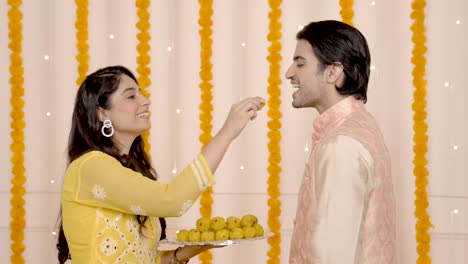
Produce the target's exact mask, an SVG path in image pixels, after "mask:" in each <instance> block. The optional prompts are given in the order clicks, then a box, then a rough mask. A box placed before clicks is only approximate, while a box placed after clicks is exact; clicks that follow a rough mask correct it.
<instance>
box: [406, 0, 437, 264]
mask: <svg viewBox="0 0 468 264" xmlns="http://www.w3.org/2000/svg"><path fill="white" fill-rule="evenodd" d="M425 6H426V1H425V0H414V1H413V3H412V9H413V11H412V12H411V19H412V20H414V23H413V24H412V25H411V31H412V33H413V34H412V41H413V43H414V47H413V52H412V53H413V56H412V57H411V62H412V63H413V64H414V68H413V85H414V88H415V90H414V93H413V97H414V102H413V105H412V108H413V112H414V115H413V120H414V126H413V130H414V137H413V141H414V147H413V151H414V159H413V164H414V170H413V173H414V175H415V184H416V191H415V192H414V194H415V196H416V198H415V201H414V204H415V212H414V215H415V216H416V218H417V222H416V242H417V252H418V259H417V261H416V262H417V263H418V264H420V263H432V260H431V258H430V256H429V251H430V249H431V236H430V234H429V228H431V227H432V223H431V220H430V217H429V214H428V212H427V207H428V206H429V201H428V199H427V190H426V186H427V184H428V179H427V176H428V174H429V172H428V170H427V168H426V165H427V159H426V157H425V156H426V153H427V140H428V136H427V123H426V116H427V113H426V104H427V102H426V80H425V74H426V58H425V54H426V50H427V48H426V44H425V43H426V35H425V32H426V28H425V26H424V16H425V14H424V8H425Z"/></svg>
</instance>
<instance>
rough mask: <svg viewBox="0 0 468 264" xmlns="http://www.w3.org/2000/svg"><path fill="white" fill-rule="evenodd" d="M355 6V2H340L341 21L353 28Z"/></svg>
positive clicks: (351, 0)
mask: <svg viewBox="0 0 468 264" xmlns="http://www.w3.org/2000/svg"><path fill="white" fill-rule="evenodd" d="M353 4H354V0H340V6H341V11H340V15H341V19H342V21H343V23H346V24H348V25H351V26H353V17H354V11H353Z"/></svg>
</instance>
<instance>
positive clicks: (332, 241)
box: [312, 136, 374, 264]
mask: <svg viewBox="0 0 468 264" xmlns="http://www.w3.org/2000/svg"><path fill="white" fill-rule="evenodd" d="M373 166H374V165H373V159H372V157H371V155H370V154H369V152H368V151H367V150H366V148H365V147H364V146H363V145H362V144H361V143H360V142H358V141H357V140H355V139H353V138H351V137H347V136H336V137H334V138H332V139H331V140H329V141H328V142H327V143H325V144H324V145H323V146H322V147H321V148H320V149H318V152H317V156H316V166H315V171H314V175H315V181H316V185H315V186H316V196H317V223H316V224H317V225H316V228H315V231H314V233H313V235H312V246H313V249H312V250H314V251H315V254H316V255H317V257H318V260H320V261H319V262H320V263H323V264H341V263H354V260H355V258H356V256H355V252H356V248H357V247H358V246H359V245H358V243H359V229H360V228H361V221H362V219H363V212H364V209H365V207H366V201H367V198H368V193H369V191H370V189H371V188H372V185H373V178H374V177H373V175H372V174H373Z"/></svg>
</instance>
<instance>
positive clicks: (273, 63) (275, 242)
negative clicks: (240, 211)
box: [267, 0, 282, 264]
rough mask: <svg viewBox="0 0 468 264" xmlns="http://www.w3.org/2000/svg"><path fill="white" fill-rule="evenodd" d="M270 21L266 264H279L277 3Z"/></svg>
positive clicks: (277, 0)
mask: <svg viewBox="0 0 468 264" xmlns="http://www.w3.org/2000/svg"><path fill="white" fill-rule="evenodd" d="M268 3H269V5H270V13H269V15H268V17H269V18H270V23H269V30H270V32H269V33H268V36H267V39H268V41H269V42H270V43H271V44H270V46H269V48H268V52H269V54H268V57H267V60H268V62H269V64H270V74H269V77H268V95H269V98H268V106H269V110H268V117H269V121H268V128H269V131H268V138H269V142H268V151H269V157H268V163H269V164H268V168H267V170H268V174H269V177H268V195H269V199H268V206H269V211H268V227H269V228H270V231H271V232H272V233H273V234H274V235H273V236H272V237H270V238H268V243H269V244H270V250H269V251H268V263H269V264H277V263H280V255H281V233H280V229H281V222H280V216H281V201H280V199H279V197H280V195H281V192H280V188H279V186H280V180H281V178H280V174H281V170H282V169H281V166H280V162H281V149H280V148H281V147H280V142H281V131H280V129H281V116H282V114H281V111H280V106H281V90H280V87H279V86H280V85H281V73H280V70H281V69H280V62H281V59H282V58H281V43H280V40H281V27H282V25H281V22H280V19H281V0H269V1H268Z"/></svg>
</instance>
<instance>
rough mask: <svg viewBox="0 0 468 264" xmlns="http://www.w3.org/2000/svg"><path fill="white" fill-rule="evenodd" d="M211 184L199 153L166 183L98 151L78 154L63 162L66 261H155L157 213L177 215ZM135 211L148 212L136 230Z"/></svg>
mask: <svg viewBox="0 0 468 264" xmlns="http://www.w3.org/2000/svg"><path fill="white" fill-rule="evenodd" d="M213 183H214V178H213V175H212V173H211V171H210V169H209V168H208V166H207V164H206V161H205V159H204V157H203V156H202V155H199V156H198V158H197V159H195V160H194V161H193V162H192V163H191V164H190V165H188V166H187V167H186V168H185V169H184V170H183V171H182V172H181V173H180V174H179V175H178V176H177V177H176V178H175V179H174V180H173V181H172V182H170V183H163V182H159V181H154V180H151V179H148V178H146V177H144V176H143V175H141V174H140V173H138V172H135V171H133V170H131V169H128V168H125V167H123V166H122V165H121V164H120V162H119V161H118V160H116V159H115V158H113V157H111V156H109V155H107V154H105V153H102V152H98V151H91V152H89V153H86V154H84V155H82V156H81V157H80V158H78V159H76V160H75V161H73V162H72V163H71V164H70V166H69V167H68V169H67V172H66V174H65V179H64V187H63V194H62V220H63V229H64V232H65V236H66V238H67V242H68V246H69V248H70V253H71V257H72V263H73V264H89V263H138V264H149V263H158V262H159V257H158V251H157V246H158V242H159V238H160V235H161V226H160V223H159V219H158V217H171V216H180V215H182V214H183V213H185V211H186V210H187V209H189V208H190V207H191V206H192V204H193V203H194V201H195V200H196V199H197V198H198V197H199V195H200V194H201V192H202V191H203V190H205V189H206V187H208V186H210V185H212V184H213ZM136 215H145V216H149V217H148V220H147V221H146V223H145V228H142V229H141V231H142V232H140V228H139V224H138V222H137V220H136Z"/></svg>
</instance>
